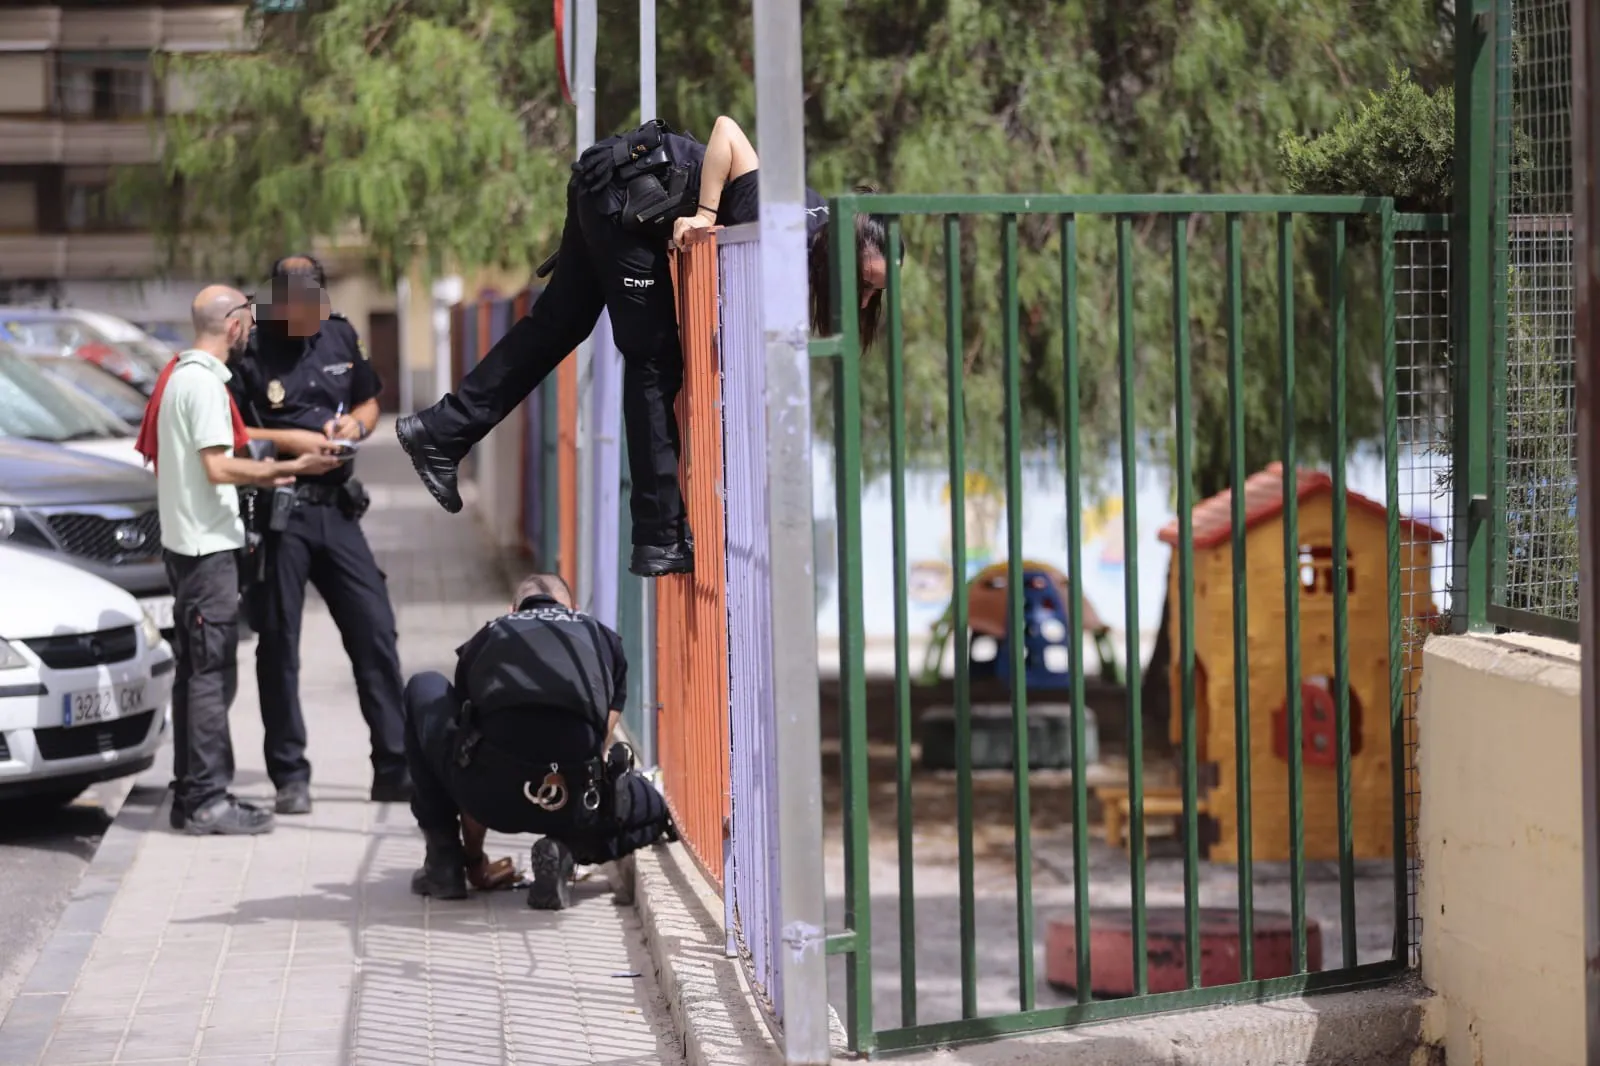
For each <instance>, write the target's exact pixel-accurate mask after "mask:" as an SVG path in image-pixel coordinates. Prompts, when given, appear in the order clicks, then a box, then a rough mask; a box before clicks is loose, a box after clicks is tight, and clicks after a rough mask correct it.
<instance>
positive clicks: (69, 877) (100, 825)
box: [0, 781, 133, 1016]
mask: <svg viewBox="0 0 1600 1066" xmlns="http://www.w3.org/2000/svg"><path fill="white" fill-rule="evenodd" d="M132 784H133V782H132V781H107V782H104V783H103V784H99V785H96V786H94V787H93V788H91V789H89V790H88V791H86V792H85V793H84V794H83V795H82V796H80V797H79V798H78V800H77V802H76V803H73V804H70V805H68V806H65V807H63V806H60V805H58V804H48V805H43V806H41V805H39V804H36V803H30V802H27V801H23V800H19V801H13V802H7V803H0V886H4V889H3V890H4V892H5V901H6V902H5V906H4V907H0V944H4V945H6V950H5V951H4V952H0V1016H3V1015H4V1012H5V1009H6V1007H7V1006H9V1005H10V1003H11V999H12V997H13V996H15V995H16V994H17V989H18V988H21V987H22V981H23V978H25V977H27V976H28V970H29V968H30V967H32V966H33V960H34V958H35V957H36V956H37V955H38V953H39V949H40V948H41V947H42V946H43V945H44V942H45V941H46V940H48V939H50V931H51V930H52V929H54V928H55V924H56V919H57V918H59V917H60V916H61V911H62V909H63V908H64V907H66V905H67V900H68V899H69V898H71V896H72V890H73V889H74V888H76V887H77V885H78V880H79V879H80V878H81V877H82V876H83V871H84V868H85V867H87V866H88V865H89V860H90V859H92V858H94V853H95V849H96V848H98V847H99V846H100V837H101V834H103V833H104V832H105V831H106V827H107V826H109V825H110V824H111V820H112V819H113V818H115V817H116V816H117V810H118V809H119V808H121V806H122V801H123V798H124V797H126V796H127V794H128V789H129V788H130V787H131V786H132Z"/></svg>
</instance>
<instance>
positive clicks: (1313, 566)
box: [1300, 544, 1356, 596]
mask: <svg viewBox="0 0 1600 1066" xmlns="http://www.w3.org/2000/svg"><path fill="white" fill-rule="evenodd" d="M1344 558H1345V571H1344V578H1345V591H1346V592H1349V593H1351V594H1354V593H1355V591H1356V565H1355V562H1354V561H1353V556H1352V555H1351V554H1350V551H1349V549H1346V550H1345V553H1344ZM1300 587H1301V588H1303V589H1305V590H1306V591H1307V592H1309V593H1311V594H1313V595H1316V594H1319V593H1326V594H1327V595H1329V596H1331V595H1333V549H1332V548H1331V547H1329V546H1328V545H1326V544H1302V545H1300Z"/></svg>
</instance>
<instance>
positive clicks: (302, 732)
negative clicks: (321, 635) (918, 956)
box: [230, 313, 408, 799]
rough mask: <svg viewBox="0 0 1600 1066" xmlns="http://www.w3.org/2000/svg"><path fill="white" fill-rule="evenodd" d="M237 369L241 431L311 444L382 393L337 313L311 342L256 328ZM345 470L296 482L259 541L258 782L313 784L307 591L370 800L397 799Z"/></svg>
mask: <svg viewBox="0 0 1600 1066" xmlns="http://www.w3.org/2000/svg"><path fill="white" fill-rule="evenodd" d="M237 363H238V366H237V367H236V368H235V373H234V375H233V380H232V382H231V383H230V388H233V389H234V390H235V398H236V399H237V400H238V404H239V409H240V410H241V411H242V412H243V414H244V417H245V421H246V422H247V423H248V424H249V425H251V426H255V427H257V428H260V429H304V430H310V431H312V432H314V433H318V434H320V433H322V432H323V428H324V427H325V426H326V425H327V423H328V422H329V421H330V420H331V419H333V417H334V416H335V414H336V413H337V412H338V411H339V409H340V408H341V406H342V407H343V410H344V412H345V413H347V414H348V413H349V412H350V411H351V410H353V409H354V408H355V407H357V406H359V405H360V404H363V403H365V402H367V401H368V400H371V399H373V398H374V397H376V396H377V395H378V393H379V391H380V390H381V388H382V382H381V381H380V380H379V378H378V374H377V372H376V371H375V370H373V368H372V364H371V363H369V362H368V361H367V358H366V353H365V351H364V350H363V349H362V347H361V342H360V339H359V338H358V337H357V335H356V331H355V328H354V327H353V326H351V325H350V323H349V321H348V320H347V319H345V318H344V317H343V316H342V315H339V314H337V313H335V314H333V315H331V316H330V317H329V318H328V320H327V321H326V322H324V323H323V324H322V328H321V330H320V331H319V332H317V333H316V334H315V335H313V336H311V337H309V338H293V337H287V336H275V335H273V334H272V333H270V332H263V331H262V330H261V329H260V328H259V327H258V328H257V330H256V331H254V332H253V333H252V335H251V340H250V345H249V348H248V349H247V351H246V352H245V355H244V356H243V357H242V358H240V359H239V360H237ZM354 465H355V464H354V462H349V463H343V464H341V465H340V466H338V467H336V468H334V469H333V470H331V471H329V472H327V473H325V474H320V475H317V476H315V477H303V478H300V479H299V480H298V481H297V482H296V485H295V489H294V492H295V497H296V498H295V506H294V509H293V511H292V512H291V513H290V515H289V520H288V526H287V528H285V529H284V530H283V531H282V532H279V533H269V534H267V545H266V548H267V566H266V575H265V579H264V581H263V583H262V585H261V587H260V588H259V589H258V590H257V593H258V594H259V597H260V599H259V610H260V614H261V617H260V619H259V621H260V623H261V625H260V628H259V630H258V643H257V646H256V680H257V684H258V685H259V687H260V692H261V718H262V724H263V726H264V727H265V730H266V745H265V746H266V759H267V773H268V775H269V776H270V777H271V778H272V783H273V785H274V786H275V787H277V788H279V789H282V788H283V787H284V786H285V785H287V784H289V783H290V782H304V781H307V780H309V779H310V776H311V763H310V762H309V761H308V760H307V759H306V753H305V749H306V726H305V717H304V715H303V714H302V712H301V708H300V622H301V616H302V614H303V612H304V609H305V597H306V582H307V581H310V582H311V583H312V584H314V585H316V587H317V591H318V592H319V593H321V595H322V598H323V600H324V601H325V602H326V603H327V605H328V611H329V613H330V614H332V615H333V620H334V623H335V624H336V625H337V626H338V627H339V635H340V637H341V638H342V639H343V641H344V647H345V651H346V652H347V653H348V654H349V656H350V663H351V666H352V667H353V668H354V672H355V681H356V692H357V696H358V698H359V700H360V704H361V714H362V716H363V717H364V718H365V719H366V721H367V727H368V729H369V730H370V732H371V737H372V769H373V798H374V799H380V798H390V797H392V798H396V799H398V798H403V797H404V796H405V794H406V793H407V789H408V784H407V774H406V765H405V717H404V714H405V712H404V709H403V706H402V704H401V676H400V656H399V652H398V650H397V648H396V634H395V619H394V609H393V607H392V606H391V605H390V603H389V592H388V587H387V583H386V580H385V577H384V574H383V571H381V570H379V569H378V563H377V560H376V559H374V558H373V555H372V549H371V548H370V547H368V545H367V540H366V537H365V536H363V535H362V532H361V525H360V514H361V513H362V512H363V511H365V509H366V494H365V491H364V490H363V489H362V488H361V485H360V482H358V481H357V480H355V478H354V476H353V469H352V468H353V467H354Z"/></svg>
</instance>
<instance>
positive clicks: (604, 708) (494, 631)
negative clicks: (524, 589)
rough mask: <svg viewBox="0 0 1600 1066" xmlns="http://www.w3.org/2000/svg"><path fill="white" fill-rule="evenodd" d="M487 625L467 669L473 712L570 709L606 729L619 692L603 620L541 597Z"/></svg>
mask: <svg viewBox="0 0 1600 1066" xmlns="http://www.w3.org/2000/svg"><path fill="white" fill-rule="evenodd" d="M486 630H487V633H488V636H487V637H486V638H485V639H484V641H483V642H482V644H481V645H480V646H479V647H478V649H477V652H476V654H474V655H473V657H472V661H471V662H470V663H468V664H466V672H465V682H466V693H465V695H466V697H467V699H469V700H470V701H471V702H472V706H473V708H474V711H475V713H476V714H478V715H480V716H481V715H486V714H494V713H496V712H500V711H509V710H517V711H529V712H552V711H553V712H567V713H570V714H572V715H573V716H574V717H578V718H583V719H588V720H589V721H591V722H594V723H596V724H597V726H598V728H599V730H600V732H601V733H602V734H603V733H604V731H605V727H606V719H607V716H608V712H609V709H610V708H611V706H612V705H613V703H614V702H615V699H614V697H616V696H617V693H616V692H614V691H613V688H614V686H615V683H616V682H615V678H616V674H617V664H616V663H615V662H614V661H613V659H614V655H615V653H614V651H613V648H612V643H611V641H610V640H609V639H607V634H606V633H605V630H604V627H602V626H601V624H600V623H599V622H597V621H596V620H595V619H593V618H591V617H589V616H588V615H586V614H581V613H579V612H577V611H572V610H569V609H567V608H565V607H562V606H560V605H559V604H556V603H552V602H544V603H535V604H531V605H529V606H528V607H527V609H525V610H521V611H517V612H515V613H513V614H508V615H504V616H502V617H500V618H497V619H495V620H494V621H493V622H490V623H489V625H488V626H487V627H486Z"/></svg>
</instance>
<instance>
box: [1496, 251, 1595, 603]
mask: <svg viewBox="0 0 1600 1066" xmlns="http://www.w3.org/2000/svg"><path fill="white" fill-rule="evenodd" d="M1511 284H1512V285H1513V286H1514V285H1515V277H1513V279H1512V282H1511ZM1547 298H1548V297H1547ZM1559 298H1561V297H1558V299H1559ZM1559 321H1561V319H1560V317H1558V316H1557V315H1556V314H1552V313H1549V309H1546V311H1545V313H1543V314H1541V313H1539V312H1537V311H1524V312H1522V313H1518V314H1514V315H1512V316H1511V320H1510V322H1509V323H1508V328H1507V348H1508V351H1507V356H1506V380H1505V393H1504V403H1505V437H1504V441H1505V445H1504V446H1505V453H1506V465H1505V471H1506V477H1505V480H1506V485H1505V488H1504V496H1503V506H1504V514H1503V516H1501V522H1500V523H1499V528H1498V529H1497V530H1496V533H1497V536H1496V540H1497V541H1498V543H1497V544H1496V547H1495V550H1496V552H1497V553H1498V554H1500V556H1501V557H1502V558H1503V559H1504V560H1505V571H1504V580H1503V583H1502V585H1501V587H1500V588H1499V589H1498V590H1497V593H1498V594H1497V595H1496V597H1495V601H1496V602H1497V603H1500V604H1502V605H1504V606H1506V607H1510V608H1513V609H1516V610H1523V611H1532V612H1534V613H1536V614H1543V615H1549V616H1550V617H1553V618H1565V619H1569V620H1576V619H1577V617H1578V516H1577V492H1578V479H1577V465H1576V460H1575V445H1576V437H1575V431H1574V429H1573V424H1574V423H1573V410H1574V406H1573V405H1574V399H1575V397H1574V394H1573V381H1572V355H1571V352H1570V348H1568V345H1569V344H1570V338H1568V337H1565V336H1563V335H1561V331H1560V330H1558V329H1554V328H1552V323H1554V322H1559ZM1562 348H1567V349H1568V350H1567V354H1566V355H1565V356H1563V355H1562V354H1561V351H1560V349H1562Z"/></svg>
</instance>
